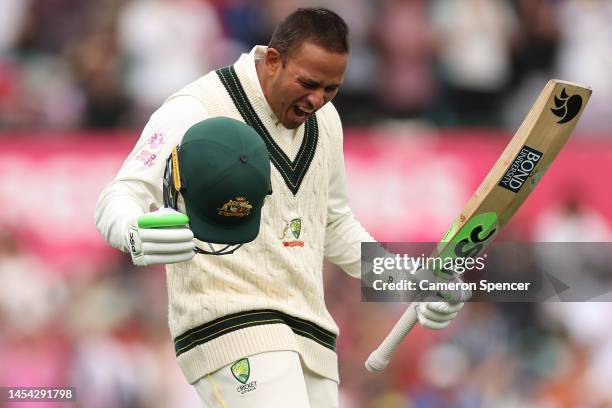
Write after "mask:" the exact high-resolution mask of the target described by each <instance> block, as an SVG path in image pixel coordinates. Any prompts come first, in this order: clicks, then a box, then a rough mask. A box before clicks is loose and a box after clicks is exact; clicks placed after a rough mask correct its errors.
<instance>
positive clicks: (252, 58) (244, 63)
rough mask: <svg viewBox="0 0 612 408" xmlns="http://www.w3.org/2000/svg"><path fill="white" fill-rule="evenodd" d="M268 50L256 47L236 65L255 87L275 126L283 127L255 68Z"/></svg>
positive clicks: (243, 55) (261, 46) (259, 46)
mask: <svg viewBox="0 0 612 408" xmlns="http://www.w3.org/2000/svg"><path fill="white" fill-rule="evenodd" d="M267 49H268V47H266V46H263V45H256V46H255V47H253V49H251V52H249V53H248V54H242V55H241V56H240V59H238V61H237V62H236V65H237V67H238V68H239V69H241V70H244V71H243V72H245V73H246V75H247V78H248V80H249V81H250V82H251V83H252V84H253V85H254V87H255V90H256V92H257V98H258V99H259V100H260V101H261V102H262V104H261V105H262V106H264V108H265V110H266V113H267V114H268V115H270V117H271V118H272V121H273V122H274V124H275V126H279V125H280V126H282V125H281V123H280V121H279V120H278V118H277V117H276V115H275V114H274V112H273V111H272V108H271V107H270V104H269V103H268V101H267V99H266V97H265V95H264V93H263V89H262V88H261V84H260V83H259V77H258V76H257V69H256V68H255V62H256V61H258V60H260V59H263V58H264V56H265V55H266V50H267Z"/></svg>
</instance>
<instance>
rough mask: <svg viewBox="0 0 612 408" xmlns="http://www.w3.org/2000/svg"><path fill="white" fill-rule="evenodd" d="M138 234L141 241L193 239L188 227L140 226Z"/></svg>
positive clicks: (184, 240)
mask: <svg viewBox="0 0 612 408" xmlns="http://www.w3.org/2000/svg"><path fill="white" fill-rule="evenodd" d="M138 235H139V236H140V240H141V241H142V242H187V241H192V240H193V232H192V231H191V230H190V229H189V228H185V227H181V228H146V229H144V228H140V229H139V230H138Z"/></svg>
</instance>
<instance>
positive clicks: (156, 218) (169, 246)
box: [125, 208, 195, 266]
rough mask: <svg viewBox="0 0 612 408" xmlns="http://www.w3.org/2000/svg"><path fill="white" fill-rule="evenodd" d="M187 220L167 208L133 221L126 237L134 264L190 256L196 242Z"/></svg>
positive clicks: (159, 261) (175, 260)
mask: <svg viewBox="0 0 612 408" xmlns="http://www.w3.org/2000/svg"><path fill="white" fill-rule="evenodd" d="M188 222H189V218H187V216H186V215H185V214H182V213H180V212H178V211H175V210H172V209H169V208H162V209H159V210H157V211H153V212H150V213H146V214H143V215H141V216H140V217H138V218H137V219H135V220H134V221H132V222H131V223H130V225H129V227H128V231H127V233H126V237H125V239H126V246H127V248H128V249H129V252H130V255H131V256H132V262H134V265H137V266H145V265H154V264H172V263H177V262H185V261H188V260H190V259H191V258H193V257H194V255H195V252H194V250H193V249H194V248H195V242H194V240H193V232H191V230H190V229H189V227H187V223H188Z"/></svg>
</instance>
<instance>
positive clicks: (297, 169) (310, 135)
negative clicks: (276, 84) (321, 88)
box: [216, 66, 319, 195]
mask: <svg viewBox="0 0 612 408" xmlns="http://www.w3.org/2000/svg"><path fill="white" fill-rule="evenodd" d="M216 73H217V75H218V76H219V79H220V80H221V83H222V84H223V86H224V87H225V89H226V90H227V93H228V94H229V96H230V97H231V98H232V101H233V102H234V105H235V106H236V108H237V109H238V112H240V115H241V116H242V119H244V121H245V123H246V124H247V125H249V126H251V127H252V128H253V129H255V131H257V133H259V135H260V136H261V138H262V139H263V140H264V142H265V143H266V147H267V148H268V153H269V154H270V160H271V161H272V164H274V166H275V167H276V169H277V170H278V171H279V173H280V174H281V175H282V176H283V179H284V180H285V183H286V184H287V187H288V188H289V190H290V191H291V192H292V193H293V195H296V194H297V192H298V190H299V188H300V184H301V183H302V180H303V179H304V176H305V175H306V172H307V171H308V167H309V166H310V163H311V162H312V159H313V157H314V154H315V150H316V148H317V141H318V139H319V127H318V124H317V119H316V114H315V115H312V116H310V117H309V118H308V119H307V120H306V123H305V126H304V139H303V140H302V145H301V146H300V150H299V151H298V153H297V156H296V157H295V160H294V161H293V162H292V161H291V160H290V159H289V157H287V155H286V154H285V153H284V152H283V151H282V150H281V148H280V147H279V146H278V145H277V144H276V142H275V141H274V139H273V138H272V136H271V135H270V132H268V129H266V127H265V125H264V124H263V122H262V121H261V119H260V118H259V116H257V113H256V112H255V109H254V108H253V105H252V104H251V102H250V101H249V98H248V97H247V94H246V92H245V91H244V88H243V87H242V84H241V83H240V79H239V78H238V75H237V74H236V70H235V69H234V67H233V66H229V67H225V68H221V69H218V70H217V71H216Z"/></svg>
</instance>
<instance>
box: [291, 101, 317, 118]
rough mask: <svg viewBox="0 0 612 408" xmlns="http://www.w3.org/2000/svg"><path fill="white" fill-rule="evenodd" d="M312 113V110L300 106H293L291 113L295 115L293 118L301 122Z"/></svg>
mask: <svg viewBox="0 0 612 408" xmlns="http://www.w3.org/2000/svg"><path fill="white" fill-rule="evenodd" d="M312 112H314V109H312V108H306V107H305V106H300V105H293V113H295V116H297V117H298V118H300V119H302V120H305V119H306V118H307V117H308V116H309V115H310V114H311V113H312Z"/></svg>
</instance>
